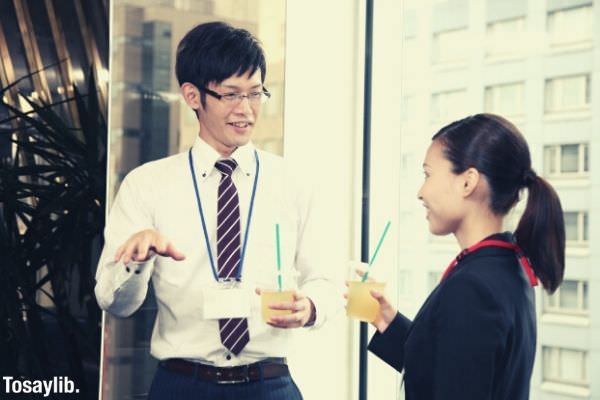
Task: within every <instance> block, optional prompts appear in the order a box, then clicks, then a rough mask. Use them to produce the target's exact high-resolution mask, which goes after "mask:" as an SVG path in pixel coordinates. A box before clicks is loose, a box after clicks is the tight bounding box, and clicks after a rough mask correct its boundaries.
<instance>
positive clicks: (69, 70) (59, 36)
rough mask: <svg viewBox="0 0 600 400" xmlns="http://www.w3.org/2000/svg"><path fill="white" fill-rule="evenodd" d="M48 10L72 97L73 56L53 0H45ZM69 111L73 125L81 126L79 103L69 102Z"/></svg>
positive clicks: (62, 75) (53, 35)
mask: <svg viewBox="0 0 600 400" xmlns="http://www.w3.org/2000/svg"><path fill="white" fill-rule="evenodd" d="M45 4H46V12H47V13H48V21H50V30H51V31H52V39H53V41H54V45H55V46H56V54H57V55H58V59H59V60H61V61H62V62H61V63H60V64H59V66H60V68H59V70H60V75H61V78H62V82H63V84H64V85H65V93H66V97H67V98H72V97H73V95H74V91H73V66H72V64H71V58H70V57H69V50H68V49H67V44H66V42H65V37H64V34H63V32H64V31H63V30H62V27H61V25H60V21H59V20H58V17H57V16H56V12H55V11H54V4H53V3H52V0H45ZM67 105H68V107H69V111H70V113H71V119H72V121H73V127H74V128H79V112H78V111H77V105H76V104H75V102H73V101H69V102H67Z"/></svg>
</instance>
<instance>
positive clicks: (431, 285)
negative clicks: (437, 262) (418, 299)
mask: <svg viewBox="0 0 600 400" xmlns="http://www.w3.org/2000/svg"><path fill="white" fill-rule="evenodd" d="M441 279H442V273H441V272H439V271H429V273H428V274H427V288H428V289H429V291H430V292H433V289H435V288H436V286H437V285H438V284H439V283H440V280H441Z"/></svg>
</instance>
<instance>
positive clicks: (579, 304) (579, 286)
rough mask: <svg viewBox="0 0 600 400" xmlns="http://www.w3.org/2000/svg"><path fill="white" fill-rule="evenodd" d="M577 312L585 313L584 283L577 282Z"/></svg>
mask: <svg viewBox="0 0 600 400" xmlns="http://www.w3.org/2000/svg"><path fill="white" fill-rule="evenodd" d="M577 310H578V311H583V281H580V280H578V281H577Z"/></svg>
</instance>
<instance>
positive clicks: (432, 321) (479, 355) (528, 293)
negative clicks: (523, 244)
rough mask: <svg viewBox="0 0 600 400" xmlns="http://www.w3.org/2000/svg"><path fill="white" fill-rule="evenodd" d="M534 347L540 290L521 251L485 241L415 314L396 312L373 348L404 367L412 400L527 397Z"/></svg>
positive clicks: (511, 399) (374, 340) (514, 399)
mask: <svg viewBox="0 0 600 400" xmlns="http://www.w3.org/2000/svg"><path fill="white" fill-rule="evenodd" d="M488 239H496V240H498V239H500V240H505V241H510V240H511V236H510V234H506V233H505V234H496V235H492V236H491V237H489V238H488ZM535 346H536V322H535V304H534V293H533V289H532V287H531V285H530V283H529V280H528V278H527V277H526V275H525V273H524V271H523V268H522V267H521V265H520V263H519V262H518V260H517V257H516V255H515V252H514V251H513V250H511V249H504V248H499V247H484V248H481V249H479V250H476V251H474V252H472V253H468V254H467V255H465V257H464V258H463V259H461V260H460V262H459V263H458V264H457V266H456V268H455V269H454V270H453V271H452V272H451V273H450V275H449V276H448V277H447V278H446V279H445V280H444V281H442V282H441V283H440V284H439V285H438V286H437V287H436V288H435V289H434V290H433V292H432V293H431V294H430V295H429V298H428V299H427V300H426V301H425V303H424V304H423V306H422V307H421V309H420V310H419V312H418V313H417V315H416V317H415V319H414V320H413V321H410V320H409V319H407V318H406V317H404V316H403V315H402V314H400V313H398V315H397V316H396V318H395V319H394V320H393V321H392V323H391V324H390V325H389V326H388V328H387V329H386V330H385V332H384V333H383V334H380V333H379V332H377V333H376V334H375V335H374V336H373V338H372V339H371V342H370V343H369V350H370V351H371V352H373V353H374V354H375V355H377V356H378V357H379V358H381V359H382V360H383V361H385V362H386V363H388V364H389V365H391V366H392V367H394V368H395V369H396V370H397V371H399V372H401V371H402V370H404V385H405V393H406V399H407V400H425V399H435V400H441V399H457V400H459V399H460V400H471V399H472V400H486V399H493V400H500V399H502V400H523V399H528V398H529V381H530V378H531V371H532V368H533V361H534V358H535Z"/></svg>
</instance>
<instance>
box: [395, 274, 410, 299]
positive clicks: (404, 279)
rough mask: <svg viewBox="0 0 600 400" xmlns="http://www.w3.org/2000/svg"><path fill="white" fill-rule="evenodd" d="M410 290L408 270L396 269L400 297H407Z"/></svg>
mask: <svg viewBox="0 0 600 400" xmlns="http://www.w3.org/2000/svg"><path fill="white" fill-rule="evenodd" d="M411 292H412V291H411V273H410V271H398V294H399V295H400V296H401V297H409V296H410V295H411Z"/></svg>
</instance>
